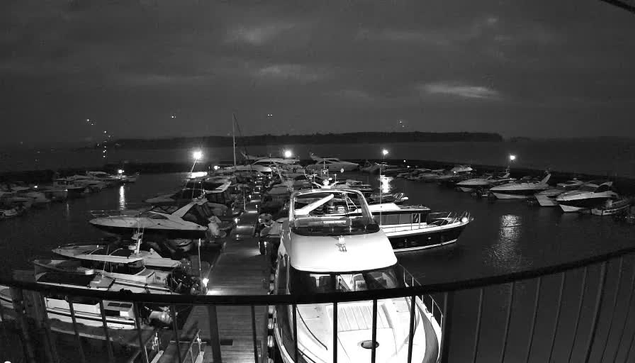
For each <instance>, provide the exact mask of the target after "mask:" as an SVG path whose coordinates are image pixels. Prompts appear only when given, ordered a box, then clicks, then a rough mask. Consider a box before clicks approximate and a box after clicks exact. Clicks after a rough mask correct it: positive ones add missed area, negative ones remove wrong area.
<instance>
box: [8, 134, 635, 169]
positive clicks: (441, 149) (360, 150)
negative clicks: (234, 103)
mask: <svg viewBox="0 0 635 363" xmlns="http://www.w3.org/2000/svg"><path fill="white" fill-rule="evenodd" d="M195 148H202V150H203V151H204V161H206V162H207V161H209V162H213V163H215V162H219V161H230V160H232V159H233V150H232V148H229V147H214V146H213V145H207V146H203V147H201V145H192V147H191V148H187V149H170V150H119V149H112V150H110V151H108V153H107V154H106V155H107V157H106V158H104V157H103V156H104V154H103V153H102V150H81V151H70V150H64V149H39V150H29V151H26V150H22V151H19V152H18V151H4V152H3V151H0V172H5V171H17V170H45V169H51V170H56V169H64V168H80V167H86V168H98V167H100V166H102V165H104V163H106V162H108V163H119V162H121V161H123V160H128V161H131V162H140V163H150V162H184V163H188V162H191V161H192V158H191V152H192V150H193V149H195ZM287 148H288V149H291V150H292V151H293V152H294V154H295V155H296V156H297V157H299V158H300V159H309V152H314V153H316V154H317V155H321V156H337V157H341V158H344V159H346V158H351V159H361V160H363V159H380V158H381V157H382V155H381V154H380V151H381V150H382V149H383V148H387V149H388V150H389V152H390V153H389V155H388V156H387V158H388V159H394V160H403V159H405V160H412V159H417V160H435V161H443V162H449V163H471V164H481V165H499V166H506V165H507V163H508V156H509V154H514V155H516V156H517V159H516V160H515V161H514V164H513V165H515V166H518V167H526V168H534V169H547V168H550V169H552V170H554V171H565V172H573V173H586V174H598V175H610V176H614V175H619V176H624V177H633V178H635V163H634V161H635V141H631V140H618V139H615V140H613V139H609V140H601V139H600V140H590V141H584V140H575V139H573V140H566V139H562V140H535V141H523V142H495V143H492V142H480V143H472V142H453V143H442V142H440V143H399V144H390V143H386V144H369V143H364V142H362V141H360V140H351V143H349V144H332V145H275V146H250V147H248V149H247V151H248V153H249V154H253V155H268V154H271V155H273V156H279V155H281V154H282V150H283V149H287ZM333 150H337V152H336V153H334V152H333ZM241 160H242V157H241V156H240V155H238V161H241Z"/></svg>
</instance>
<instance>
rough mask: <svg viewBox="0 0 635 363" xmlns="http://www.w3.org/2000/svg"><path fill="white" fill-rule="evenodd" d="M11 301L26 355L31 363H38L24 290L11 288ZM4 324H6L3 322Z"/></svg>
mask: <svg viewBox="0 0 635 363" xmlns="http://www.w3.org/2000/svg"><path fill="white" fill-rule="evenodd" d="M11 301H12V302H13V310H15V312H16V318H17V320H18V326H19V327H20V338H21V340H22V344H23V345H24V353H25V355H26V359H27V361H28V362H29V363H36V360H35V348H34V347H33V342H32V341H31V335H30V334H29V325H28V324H27V321H26V317H25V316H24V314H25V312H26V311H25V307H24V295H23V293H22V289H17V288H13V287H12V288H11ZM3 324H5V322H4V321H3Z"/></svg>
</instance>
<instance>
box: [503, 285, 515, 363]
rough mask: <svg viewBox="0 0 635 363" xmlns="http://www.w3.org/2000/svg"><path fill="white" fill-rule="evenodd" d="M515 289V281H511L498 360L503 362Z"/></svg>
mask: <svg viewBox="0 0 635 363" xmlns="http://www.w3.org/2000/svg"><path fill="white" fill-rule="evenodd" d="M515 290H516V282H515V281H514V282H512V286H511V289H510V292H509V303H508V304H507V318H506V319H505V330H504V333H503V348H502V350H501V359H500V362H501V363H504V362H505V351H506V350H507V338H508V337H509V324H510V323H511V319H512V309H513V308H514V291H515Z"/></svg>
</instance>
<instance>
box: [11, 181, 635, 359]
mask: <svg viewBox="0 0 635 363" xmlns="http://www.w3.org/2000/svg"><path fill="white" fill-rule="evenodd" d="M184 177H185V173H182V174H160V175H141V176H140V178H139V180H138V182H137V183H136V184H130V185H126V186H122V187H120V188H115V189H106V190H104V191H102V192H100V193H97V194H92V195H89V196H87V197H86V198H82V199H76V200H69V201H68V202H65V203H58V204H52V205H51V206H50V207H48V208H45V209H42V210H31V211H29V212H28V213H27V214H26V215H25V216H23V217H19V218H16V219H12V220H4V221H0V273H1V274H2V275H4V276H7V275H9V274H10V273H11V271H12V270H13V269H28V268H31V266H30V264H29V260H30V259H31V258H33V257H34V256H36V255H42V254H46V253H47V252H48V251H50V249H51V248H53V247H56V246H58V245H60V244H65V243H79V242H83V243H89V242H94V241H95V240H97V239H99V238H100V237H102V234H101V232H100V231H98V230H97V229H95V228H94V227H92V226H91V225H89V224H88V220H89V219H90V217H91V216H90V213H89V211H90V210H95V209H121V208H125V207H126V206H131V205H135V204H137V203H139V202H140V201H141V200H143V199H144V198H147V197H150V196H153V195H156V194H157V193H159V192H162V191H169V190H171V189H174V188H176V187H177V186H178V185H179V183H180V181H181V180H182V179H183V178H184ZM346 177H349V178H356V179H360V180H363V181H366V182H371V183H373V184H377V183H378V181H377V176H369V175H367V174H355V173H353V174H350V175H346ZM389 183H390V185H389V187H390V188H391V191H403V192H405V193H406V194H407V195H408V196H409V197H410V204H424V205H426V206H428V207H430V208H432V209H433V210H445V211H457V212H460V211H463V210H467V211H469V212H470V213H472V216H473V217H474V218H475V219H474V221H473V222H472V223H471V225H469V226H468V227H467V229H466V230H465V231H464V233H463V235H462V236H461V237H460V239H459V241H458V243H456V244H454V245H451V246H448V247H442V248H439V249H436V250H427V251H420V252H408V253H401V254H399V255H398V258H399V261H400V262H401V263H402V264H403V265H404V266H405V267H406V268H407V269H408V270H409V271H410V272H411V273H412V274H413V275H414V276H415V277H416V278H417V279H418V280H419V281H420V282H421V283H424V284H425V283H432V282H444V281H454V280H461V279H469V278H474V277H479V276H488V275H493V274H502V273H506V272H512V271H521V270H526V269H532V268H537V267H541V266H547V265H553V264H559V263H562V262H566V261H573V260H577V259H581V258H584V257H589V256H592V255H595V254H599V253H603V252H609V251H612V250H616V249H618V248H621V247H625V246H631V245H633V244H634V243H635V241H634V238H633V236H634V234H633V232H634V231H635V226H631V225H627V224H623V223H620V222H617V221H614V220H613V219H612V218H610V217H597V216H591V215H578V214H563V213H562V212H561V211H560V209H559V208H540V207H538V206H530V205H528V204H527V203H524V202H519V201H490V200H487V199H476V198H474V197H472V196H470V195H469V194H465V193H460V192H457V191H454V190H452V189H448V188H445V187H440V186H438V185H436V184H424V183H418V182H411V181H407V180H403V179H393V180H390V182H389ZM254 248H255V246H254ZM628 262H629V263H626V264H625V267H623V268H622V270H623V276H622V277H621V280H622V282H621V284H622V286H623V287H622V290H624V291H621V292H620V293H619V299H618V300H617V301H618V303H617V304H616V310H615V318H614V320H616V321H620V322H624V324H626V317H627V316H626V308H627V307H626V300H627V298H626V295H625V291H628V285H627V283H629V282H630V281H631V280H630V279H631V276H632V274H633V269H632V267H626V266H632V265H633V263H632V261H631V260H630V259H629V260H628ZM619 267H621V266H618V265H617V264H616V263H612V264H611V265H610V268H609V274H608V279H607V295H606V296H607V298H606V300H607V301H608V302H607V303H606V304H605V305H604V308H603V314H604V315H603V316H604V317H606V316H608V317H609V318H610V317H611V315H607V314H611V312H610V311H609V310H612V309H610V307H611V306H612V304H613V298H612V296H613V295H612V294H613V291H615V286H616V284H617V283H616V281H617V278H616V276H617V274H618V271H619ZM598 271H599V270H598V268H597V267H593V268H591V269H590V270H589V275H588V279H587V282H588V284H587V286H586V287H585V288H584V289H583V288H582V287H581V285H580V283H581V280H582V276H583V272H582V271H574V272H572V273H570V274H568V275H567V283H566V285H565V290H564V291H565V293H564V298H563V309H562V313H561V320H562V321H563V323H562V324H561V327H560V328H559V332H558V335H557V337H556V344H555V346H556V348H554V354H553V357H555V358H553V359H552V361H556V362H561V361H562V362H566V361H568V360H567V357H568V354H569V349H570V348H571V347H573V346H574V345H573V344H574V343H575V344H576V345H575V350H573V353H572V354H573V357H572V358H571V361H572V362H577V361H581V360H580V359H581V356H580V354H582V352H583V349H582V348H583V345H584V343H585V342H586V335H585V334H586V332H588V330H589V324H588V323H587V322H584V321H585V320H583V319H581V320H580V321H581V324H580V327H579V331H578V333H577V335H575V336H576V337H577V338H576V340H574V335H573V329H574V324H573V323H574V322H575V321H576V320H577V315H576V309H577V306H578V303H579V301H580V299H579V295H580V293H581V292H584V294H585V295H584V296H585V299H584V300H583V305H582V310H581V311H582V313H581V314H582V317H583V318H587V320H588V317H589V316H591V314H592V310H593V307H594V296H595V295H594V294H595V290H596V289H597V283H598ZM542 284H543V286H542V289H541V297H540V304H541V305H540V309H539V314H538V319H537V324H536V337H537V338H536V339H535V341H534V343H533V344H534V348H533V350H532V354H531V357H530V358H531V359H530V361H531V362H546V361H547V359H548V356H549V351H550V344H551V341H552V338H551V336H552V332H553V319H554V315H555V312H556V309H557V304H556V297H557V295H558V287H559V284H560V277H559V276H552V277H547V278H545V279H543V282H542ZM624 287H626V289H624ZM514 291H515V295H514V304H513V309H514V314H513V316H512V319H511V323H510V324H511V325H510V331H509V340H508V343H507V353H506V354H507V355H506V358H505V361H506V362H516V361H518V362H524V361H525V360H524V357H525V351H526V349H527V334H528V332H527V330H528V324H530V319H531V316H532V314H533V310H532V306H533V302H534V299H535V291H536V280H531V281H527V282H520V283H517V284H516V286H515V290H514ZM509 292H510V285H505V286H497V287H493V288H488V289H486V293H485V299H484V304H483V305H484V309H483V320H482V321H483V323H482V326H481V334H480V343H479V347H480V348H479V349H478V357H479V361H484V362H490V361H499V359H500V354H501V353H500V352H501V348H502V344H503V343H502V342H503V338H502V334H503V333H502V330H503V327H504V325H505V317H506V309H507V304H508V302H509V298H510V295H509ZM477 306H478V291H475V290H469V291H463V292H459V293H457V295H456V297H455V309H454V310H453V312H452V317H453V324H452V337H453V341H452V343H453V344H452V346H453V347H455V349H453V350H452V352H451V357H452V359H451V361H453V362H466V361H471V354H473V344H474V342H473V335H474V328H475V325H476V316H477V314H476V312H477ZM607 309H608V310H607ZM631 315H633V314H631ZM632 318H635V317H630V318H629V320H628V321H629V323H628V324H627V325H626V327H625V332H626V334H625V339H624V342H623V343H622V348H621V349H620V350H618V349H616V348H615V346H616V345H617V343H615V340H617V338H614V339H613V340H610V341H612V343H610V344H609V349H607V352H606V356H607V357H608V358H605V361H615V360H614V358H611V357H612V356H613V355H614V354H618V357H619V359H618V360H617V361H622V359H624V358H625V357H626V354H627V347H628V344H629V342H630V339H631V337H632V336H633V334H634V333H635V331H634V329H635V328H634V327H635V323H633V322H632V320H633V319H632ZM610 320H611V319H608V320H607V321H610ZM614 324H615V325H616V326H619V323H614ZM599 329H600V330H599V332H600V333H601V334H603V335H602V341H604V340H603V339H606V338H605V337H606V336H607V334H608V327H607V325H606V324H604V325H600V328H599ZM612 329H615V327H613V328H612ZM578 344H581V345H580V347H578ZM456 347H463V348H456ZM600 351H601V349H600ZM594 352H595V351H594ZM594 354H599V353H594ZM596 358H598V357H596ZM597 361H600V360H599V358H598V360H597Z"/></svg>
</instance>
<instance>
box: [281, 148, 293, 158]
mask: <svg viewBox="0 0 635 363" xmlns="http://www.w3.org/2000/svg"><path fill="white" fill-rule="evenodd" d="M283 155H284V157H285V158H286V159H290V158H292V157H293V152H292V151H291V150H288V149H287V150H285V151H284V153H283Z"/></svg>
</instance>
